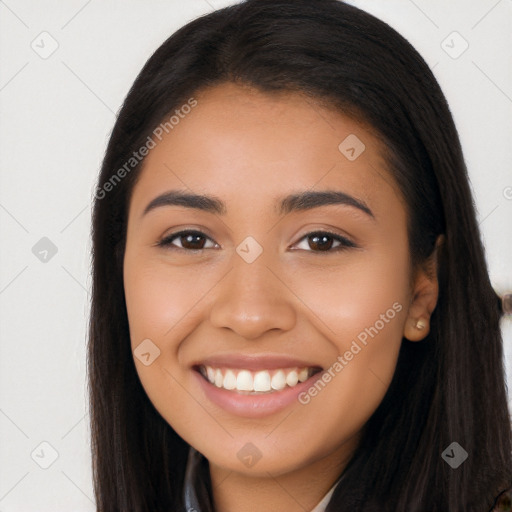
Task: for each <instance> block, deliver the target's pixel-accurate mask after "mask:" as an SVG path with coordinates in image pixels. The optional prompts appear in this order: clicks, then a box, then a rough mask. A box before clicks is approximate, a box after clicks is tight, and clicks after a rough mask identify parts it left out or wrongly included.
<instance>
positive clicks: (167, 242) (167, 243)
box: [156, 229, 357, 254]
mask: <svg viewBox="0 0 512 512" xmlns="http://www.w3.org/2000/svg"><path fill="white" fill-rule="evenodd" d="M185 235H199V236H201V237H204V238H208V239H210V240H211V238H210V237H209V236H207V235H205V234H204V233H202V232H201V231H196V230H192V229H189V230H184V231H178V232H176V233H171V234H170V235H168V236H166V237H165V238H163V239H162V240H160V241H159V242H158V243H157V244H156V245H157V246H158V247H164V248H166V249H170V250H173V251H174V250H178V251H185V252H193V253H197V252H199V251H204V250H205V249H204V248H203V249H185V248H183V247H178V246H176V245H173V244H172V241H173V240H174V239H175V238H180V237H182V236H185ZM313 235H320V236H324V235H327V236H329V237H332V238H334V240H335V241H337V242H340V245H339V246H338V247H335V248H333V249H329V250H326V251H314V250H309V251H308V250H306V252H314V253H317V254H332V253H336V252H339V251H346V250H347V249H352V248H357V245H356V244H355V243H354V242H352V241H351V240H349V239H348V238H345V237H343V236H341V235H339V234H337V233H332V232H330V231H323V230H320V231H311V232H309V233H306V234H305V235H304V236H303V237H302V238H301V239H300V240H299V242H301V241H302V240H304V239H307V238H310V237H312V236H313ZM212 241H213V240H212ZM299 242H298V243H299ZM302 250H303V249H302Z"/></svg>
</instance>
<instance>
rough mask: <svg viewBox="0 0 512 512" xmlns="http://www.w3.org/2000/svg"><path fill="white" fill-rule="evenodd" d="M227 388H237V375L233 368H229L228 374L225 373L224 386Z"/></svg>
mask: <svg viewBox="0 0 512 512" xmlns="http://www.w3.org/2000/svg"><path fill="white" fill-rule="evenodd" d="M222 387H224V388H226V389H235V388H236V375H235V372H233V371H232V370H228V371H227V372H226V375H224V384H223V386H222Z"/></svg>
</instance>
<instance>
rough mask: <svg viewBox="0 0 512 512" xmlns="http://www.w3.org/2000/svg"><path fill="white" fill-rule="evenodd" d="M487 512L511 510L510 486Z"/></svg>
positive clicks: (509, 511)
mask: <svg viewBox="0 0 512 512" xmlns="http://www.w3.org/2000/svg"><path fill="white" fill-rule="evenodd" d="M489 512H512V487H511V488H510V489H507V490H505V491H503V492H502V493H501V494H500V495H499V496H498V497H497V498H496V501H495V502H494V505H493V507H492V509H491V510H490V511H489Z"/></svg>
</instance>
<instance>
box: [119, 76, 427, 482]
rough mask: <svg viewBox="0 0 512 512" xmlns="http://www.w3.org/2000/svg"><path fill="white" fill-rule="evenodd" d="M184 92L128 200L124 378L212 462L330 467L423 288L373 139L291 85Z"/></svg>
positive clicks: (379, 392)
mask: <svg viewBox="0 0 512 512" xmlns="http://www.w3.org/2000/svg"><path fill="white" fill-rule="evenodd" d="M195 99H196V100H197V105H196V106H195V107H194V108H191V109H190V111H189V109H184V110H186V111H187V112H189V113H188V114H186V115H183V114H182V116H180V119H179V122H178V123H176V124H174V125H173V127H172V129H169V128H167V131H168V133H165V131H163V133H164V136H163V137H162V140H161V141H158V139H155V141H156V146H155V147H154V148H153V149H151V150H150V151H149V154H148V156H147V157H146V159H145V164H144V168H143V170H142V172H141V175H140V179H139V181H138V182H137V184H136V185H135V187H134V190H133V195H132V198H131V202H130V207H129V219H128V228H127V242H126V251H125V257H124V286H125V293H126V306H127V312H128V318H129V325H130V336H131V346H132V350H133V351H134V361H135V365H136V368H137V372H138V375H139V377H140V380H141V382H142V385H143V387H144V389H145V391H146V393H147V395H148V397H149V399H150V400H151V402H152V403H153V404H154V406H155V407H156V409H157V410H158V411H159V413H160V414H161V415H162V417H163V418H165V420H166V421H167V422H168V423H169V424H170V425H171V426H172V427H173V428H174V429H175V430H176V432H177V433H178V434H179V435H180V436H181V437H182V438H183V439H185V440H186V441H187V442H188V443H189V444H190V445H192V446H194V447H195V448H196V449H197V450H199V451H200V452H201V453H203V454H204V455H205V456H206V457H207V458H208V459H209V460H210V463H211V464H213V465H215V466H217V467H221V468H225V469H226V470H231V471H236V472H240V473H245V474H253V475H264V474H267V472H270V473H271V474H272V475H274V476H275V475H280V474H281V475H282V474H285V473H289V472H292V471H295V470H301V469H305V468H307V467H313V465H314V464H315V463H316V462H319V461H321V460H324V461H325V460H330V461H331V462H330V463H331V464H332V465H338V467H341V466H343V465H344V464H345V463H346V462H347V460H348V458H349V457H350V456H351V454H352V453H353V450H354V449H355V447H356V445H357V442H358V440H359V438H360V432H361V429H362V427H363V426H364V424H365V423H366V421H367V420H368V418H369V417H370V416H371V414H372V413H373V412H374V411H375V409H376V408H377V406H378V405H379V403H380V402H381V400H382V398H383V397H384V394H385V393H386V391H387V389H388V386H389V384H390V381H391V378H392V376H393V373H394V370H395V367H396V362H397V357H398V352H399V348H400V344H401V342H402V336H406V337H409V339H412V340H413V341H414V340H418V339H421V338H422V337H424V336H425V335H426V334H427V333H428V326H427V327H426V328H425V329H423V331H421V333H418V334H415V331H414V329H413V328H412V327H411V326H412V325H413V324H414V322H415V320H416V319H417V318H418V317H419V316H421V315H423V316H424V317H426V318H427V319H428V316H429V315H428V313H429V311H427V310H431V309H433V307H434V306H433V305H432V304H433V302H432V301H435V298H436V297H435V296H432V294H431V295H429V297H430V298H429V299H428V300H426V299H424V298H423V299H422V298H421V297H424V295H425V294H424V293H423V291H424V290H426V289H427V287H426V285H425V282H426V281H425V280H420V279H419V278H418V280H417V281H416V280H415V281H414V282H411V281H410V271H411V268H410V261H409V252H408V240H407V232H406V221H407V218H406V213H405V208H404V205H403V203H402V202H401V199H400V195H399V192H398V189H397V187H396V185H395V183H394V181H393V179H392V177H391V175H390V174H389V173H388V172H387V171H386V168H385V162H384V160H383V158H382V157H381V155H380V153H379V148H380V145H379V144H380V143H379V142H378V140H377V139H376V138H375V137H374V136H373V135H372V134H371V133H370V132H369V131H367V130H366V129H364V128H363V127H362V125H360V124H358V123H356V122H354V121H353V120H351V119H349V118H347V117H345V116H343V115H340V114H339V113H335V112H334V111H333V110H326V109H324V108H320V107H319V106H317V105H315V104H314V103H313V102H312V100H310V99H305V98H304V97H302V96H300V95H298V94H292V93H287V94H281V95H279V96H269V95H265V94H262V93H259V92H255V91H253V90H250V89H247V88H241V87H240V86H236V85H233V84H224V85H220V86H216V87H215V88H212V89H210V90H207V91H203V92H202V93H200V94H198V95H195ZM166 194H167V196H166ZM181 196H183V197H181ZM196 196H205V199H201V198H198V197H196ZM158 197H160V199H159V200H158V201H156V202H154V203H153V204H152V206H151V207H150V208H149V209H148V208H147V207H148V205H150V204H151V203H152V201H154V200H155V198H158ZM180 197H181V198H180ZM183 231H185V232H189V231H193V233H184V234H181V236H180V235H179V233H180V232H183ZM325 232H328V233H332V234H325ZM164 241H166V242H165V245H164V244H163V243H162V242H164ZM159 244H160V245H159ZM420 285H421V286H420ZM434 295H435V294H434ZM315 372H317V373H315ZM210 380H212V381H213V382H210ZM254 390H256V391H254Z"/></svg>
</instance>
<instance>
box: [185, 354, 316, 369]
mask: <svg viewBox="0 0 512 512" xmlns="http://www.w3.org/2000/svg"><path fill="white" fill-rule="evenodd" d="M192 366H193V367H199V366H212V367H214V368H222V367H225V368H238V369H244V370H275V369H278V368H294V367H297V368H320V369H322V366H321V365H319V364H317V363H313V362H311V361H305V360H304V359H298V358H294V357H289V356H286V355H279V354H274V355H272V354H260V355H245V354H222V355H221V354H218V355H213V356H210V357H206V358H204V359H201V360H200V361H196V362H195V363H193V364H192Z"/></svg>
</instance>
